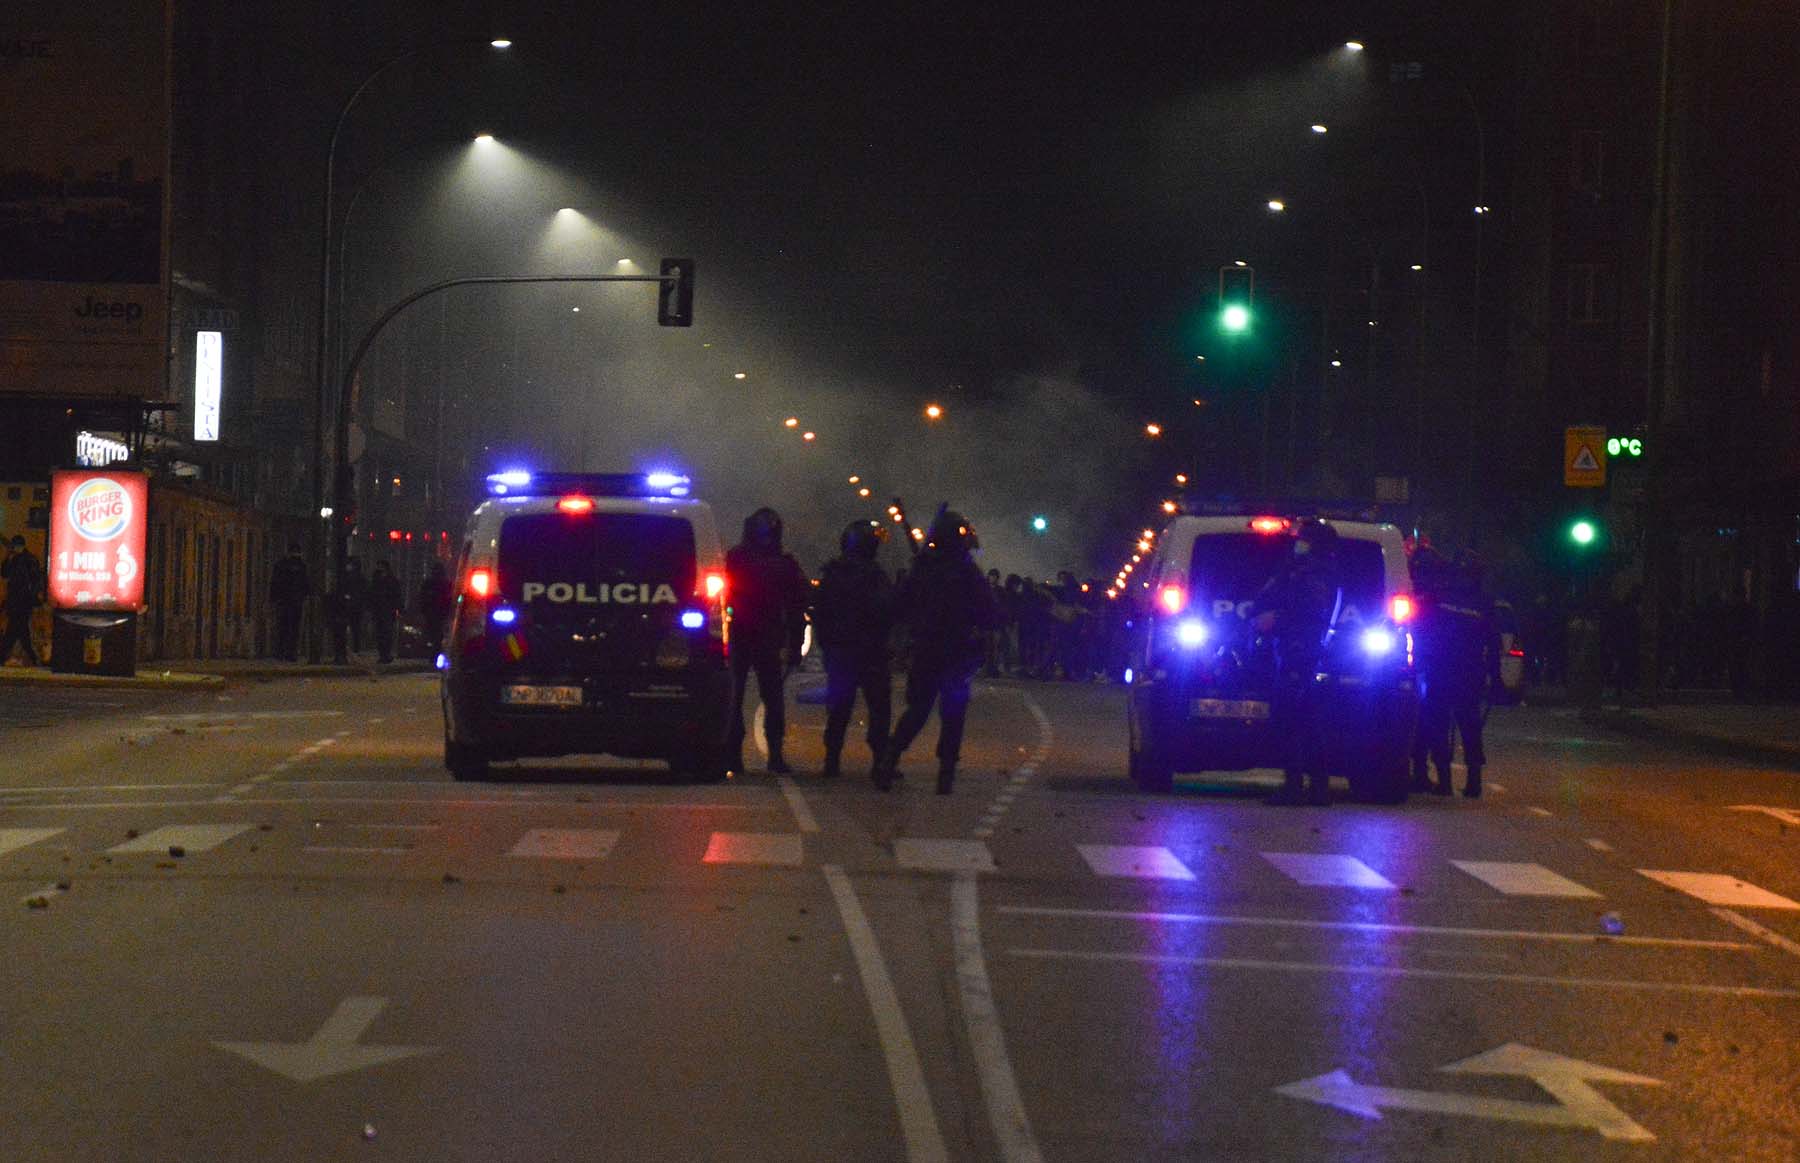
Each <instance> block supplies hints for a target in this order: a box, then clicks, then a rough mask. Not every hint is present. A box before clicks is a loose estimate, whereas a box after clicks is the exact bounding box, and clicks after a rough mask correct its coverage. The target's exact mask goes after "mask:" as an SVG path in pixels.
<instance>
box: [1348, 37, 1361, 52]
mask: <svg viewBox="0 0 1800 1163" xmlns="http://www.w3.org/2000/svg"><path fill="white" fill-rule="evenodd" d="M1344 47H1345V48H1347V49H1349V50H1350V51H1351V52H1361V51H1362V50H1363V42H1362V41H1360V40H1347V41H1345V42H1344Z"/></svg>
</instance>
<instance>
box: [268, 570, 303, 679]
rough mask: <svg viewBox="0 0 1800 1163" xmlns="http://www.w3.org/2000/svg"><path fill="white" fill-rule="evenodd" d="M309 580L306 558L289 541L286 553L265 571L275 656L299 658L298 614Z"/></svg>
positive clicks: (290, 658)
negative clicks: (273, 566) (272, 613)
mask: <svg viewBox="0 0 1800 1163" xmlns="http://www.w3.org/2000/svg"><path fill="white" fill-rule="evenodd" d="M311 593H312V582H311V580H310V579H309V578H308V577H307V576H306V559H305V558H304V557H301V556H300V546H299V545H297V544H289V545H288V550H287V556H286V557H284V558H282V559H281V560H280V561H278V562H276V563H275V568H274V569H272V570H270V571H269V604H270V605H271V606H273V607H275V657H276V658H279V659H282V660H283V661H285V662H298V661H300V617H301V614H302V613H303V612H304V611H305V609H306V599H307V596H308V595H309V594H311Z"/></svg>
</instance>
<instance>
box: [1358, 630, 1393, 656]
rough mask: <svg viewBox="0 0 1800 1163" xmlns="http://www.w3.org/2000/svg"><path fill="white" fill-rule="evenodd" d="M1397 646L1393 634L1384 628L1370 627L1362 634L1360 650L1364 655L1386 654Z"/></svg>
mask: <svg viewBox="0 0 1800 1163" xmlns="http://www.w3.org/2000/svg"><path fill="white" fill-rule="evenodd" d="M1396 645H1398V639H1396V638H1395V637H1394V632H1393V631H1392V630H1389V629H1388V628H1387V627H1386V626H1371V627H1369V628H1368V629H1367V630H1364V631H1363V632H1362V648H1363V652H1364V653H1366V654H1375V655H1381V654H1387V653H1390V652H1391V651H1392V650H1393V649H1394V647H1395V646H1396Z"/></svg>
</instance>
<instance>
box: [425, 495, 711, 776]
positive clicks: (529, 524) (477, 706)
mask: <svg viewBox="0 0 1800 1163" xmlns="http://www.w3.org/2000/svg"><path fill="white" fill-rule="evenodd" d="M487 491H488V499H487V500H486V501H484V502H483V503H482V504H481V505H480V506H479V507H478V508H477V509H476V510H475V512H474V513H473V514H472V515H471V516H470V517H469V521H468V526H467V529H466V531H465V532H464V534H463V540H462V547H461V550H460V553H459V555H458V560H457V565H456V572H455V575H454V577H455V584H456V603H455V608H454V610H453V611H452V613H451V616H450V620H449V625H448V627H447V628H446V630H445V638H444V642H443V646H442V651H443V652H442V653H441V654H439V655H438V658H437V665H438V669H439V670H440V671H441V672H442V682H441V685H440V690H441V694H442V700H443V708H444V766H445V767H447V768H449V769H450V773H451V774H452V775H453V776H455V777H456V778H457V779H465V780H467V779H483V778H486V777H487V776H488V774H489V766H488V765H489V763H490V762H492V761H495V760H506V759H521V758H528V757H545V756H558V755H586V754H608V755H615V756H622V757H626V758H634V759H664V760H667V761H668V762H669V764H670V766H671V767H672V768H673V769H674V770H675V771H677V772H679V773H682V774H686V775H690V776H693V777H695V778H699V779H707V780H712V779H720V778H723V777H724V775H725V774H726V772H725V763H726V755H725V732H726V709H727V707H728V705H729V702H730V695H731V674H730V670H729V668H728V667H727V665H726V641H727V636H728V634H729V628H728V626H727V612H726V607H725V599H726V593H725V591H726V577H725V552H724V549H723V547H722V546H721V543H720V541H719V532H718V527H717V526H716V525H715V523H714V521H713V514H712V510H711V508H709V507H708V506H707V505H706V504H705V503H704V502H702V501H699V500H696V499H694V498H693V496H692V495H691V492H692V488H691V483H690V481H689V480H688V478H686V477H684V476H679V475H677V474H673V473H661V472H657V473H647V474H612V473H530V472H524V471H513V472H503V473H496V474H494V475H492V476H490V477H488V478H487Z"/></svg>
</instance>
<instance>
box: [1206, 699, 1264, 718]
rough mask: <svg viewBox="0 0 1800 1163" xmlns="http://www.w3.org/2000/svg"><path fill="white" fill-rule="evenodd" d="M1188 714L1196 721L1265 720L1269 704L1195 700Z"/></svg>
mask: <svg viewBox="0 0 1800 1163" xmlns="http://www.w3.org/2000/svg"><path fill="white" fill-rule="evenodd" d="M1188 714H1189V715H1190V716H1191V717H1193V718H1196V719H1266V718H1268V717H1269V704H1267V703H1265V702H1260V701H1258V700H1256V699H1195V700H1194V702H1193V705H1192V706H1190V707H1189V708H1188Z"/></svg>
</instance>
